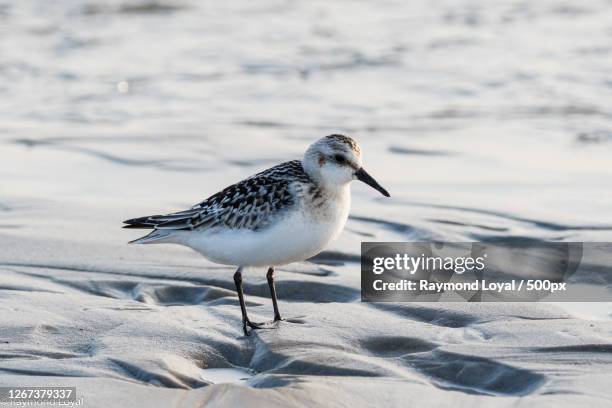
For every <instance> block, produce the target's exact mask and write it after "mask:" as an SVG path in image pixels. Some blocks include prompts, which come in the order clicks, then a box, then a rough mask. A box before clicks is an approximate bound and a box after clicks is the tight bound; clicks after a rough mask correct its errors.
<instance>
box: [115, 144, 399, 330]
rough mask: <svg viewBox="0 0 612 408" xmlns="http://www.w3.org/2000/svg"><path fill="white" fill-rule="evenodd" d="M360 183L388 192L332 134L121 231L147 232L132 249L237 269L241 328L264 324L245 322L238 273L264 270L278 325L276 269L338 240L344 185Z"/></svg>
mask: <svg viewBox="0 0 612 408" xmlns="http://www.w3.org/2000/svg"><path fill="white" fill-rule="evenodd" d="M352 180H361V181H363V182H364V183H366V184H368V185H370V186H372V187H373V188H375V189H376V190H378V191H380V192H381V193H382V194H383V195H384V196H386V197H389V193H388V192H387V190H385V189H384V188H383V187H381V186H380V184H378V183H377V182H376V180H374V179H373V178H372V176H370V175H369V174H368V173H367V172H366V171H365V170H364V169H363V167H362V165H361V149H360V148H359V145H358V144H357V142H355V141H354V140H353V139H352V138H350V137H347V136H343V135H330V136H326V137H323V138H321V139H319V140H317V141H316V142H315V143H313V144H312V145H310V147H309V148H308V149H307V150H306V153H305V154H304V157H303V158H302V160H292V161H288V162H285V163H281V164H279V165H277V166H274V167H272V168H270V169H268V170H265V171H262V172H261V173H257V174H255V175H254V176H251V177H249V178H247V179H245V180H242V181H240V182H238V183H236V184H233V185H231V186H229V187H227V188H225V189H223V190H221V191H220V192H218V193H217V194H215V195H212V196H210V197H209V198H207V199H206V200H204V201H202V202H201V203H199V204H197V205H195V206H193V207H192V208H191V209H189V210H185V211H180V212H177V213H172V214H168V215H152V216H149V217H141V218H134V219H131V220H127V221H124V223H125V224H128V225H126V226H124V228H152V229H153V231H152V232H151V233H150V234H149V235H147V236H144V237H142V238H139V239H136V240H134V241H131V243H134V244H153V243H174V244H180V245H185V246H188V247H190V248H192V249H194V250H195V251H197V252H199V253H200V254H202V255H203V256H204V257H205V258H207V259H209V260H211V261H213V262H216V263H220V264H224V265H233V266H237V267H238V269H237V270H236V273H235V274H234V283H235V285H236V291H237V292H238V299H239V301H240V309H241V311H242V328H243V330H244V334H245V335H246V336H248V335H249V331H248V329H247V327H249V328H251V329H257V328H259V327H261V326H262V325H263V323H254V322H251V321H250V320H249V318H248V316H247V311H246V306H245V303H244V294H243V290H242V270H243V268H244V267H247V266H255V267H257V266H266V267H268V268H269V269H268V273H267V276H266V277H267V281H268V286H269V288H270V295H271V297H272V306H273V308H274V322H277V321H279V320H281V316H280V312H279V311H278V302H277V298H276V290H275V288H274V267H275V266H279V265H285V264H288V263H291V262H296V261H303V260H305V259H308V258H310V257H312V256H314V255H316V254H318V253H319V252H321V251H322V250H323V248H325V246H326V245H327V244H328V243H329V242H330V241H332V240H333V239H334V238H336V237H337V236H338V235H339V234H340V232H341V231H342V229H343V228H344V224H345V223H346V220H347V219H348V215H349V209H350V204H351V196H350V189H349V183H350V182H351V181H352Z"/></svg>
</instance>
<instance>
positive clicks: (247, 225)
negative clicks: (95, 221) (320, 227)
mask: <svg viewBox="0 0 612 408" xmlns="http://www.w3.org/2000/svg"><path fill="white" fill-rule="evenodd" d="M294 201H295V200H294V198H293V195H292V193H291V191H290V183H289V181H287V180H279V179H277V178H275V177H268V176H265V175H263V174H260V175H257V176H256V177H251V178H248V179H246V180H243V181H241V182H238V183H236V184H233V185H231V186H229V187H227V188H225V189H223V190H221V191H220V192H218V193H217V194H215V195H213V196H211V197H209V198H207V199H206V200H204V201H203V202H201V203H200V204H198V205H196V206H194V207H192V208H191V209H189V210H186V211H181V212H177V213H172V214H167V215H153V216H150V217H142V218H136V219H133V220H128V221H126V223H127V224H129V225H128V227H131V228H155V229H160V230H164V229H165V230H196V229H197V230H202V229H208V228H213V227H217V226H219V227H224V228H229V229H250V230H255V229H260V228H263V227H264V226H266V225H267V224H268V223H269V222H270V221H271V219H272V218H273V217H274V216H275V215H277V214H279V213H280V212H281V211H283V210H285V209H287V208H288V207H290V206H291V205H293V204H294Z"/></svg>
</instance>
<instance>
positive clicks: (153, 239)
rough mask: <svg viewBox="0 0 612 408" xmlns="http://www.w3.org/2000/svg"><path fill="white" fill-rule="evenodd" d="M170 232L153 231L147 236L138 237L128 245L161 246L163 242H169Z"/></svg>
mask: <svg viewBox="0 0 612 408" xmlns="http://www.w3.org/2000/svg"><path fill="white" fill-rule="evenodd" d="M171 235H172V231H171V230H153V231H152V232H151V233H150V234H149V235H145V236H144V237H140V238H138V239H135V240H133V241H130V242H129V243H130V244H161V243H164V242H170V240H171Z"/></svg>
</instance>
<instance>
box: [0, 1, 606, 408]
mask: <svg viewBox="0 0 612 408" xmlns="http://www.w3.org/2000/svg"><path fill="white" fill-rule="evenodd" d="M59 3H60V4H59V5H57V6H53V7H51V6H49V5H46V3H45V2H38V1H24V2H19V3H18V4H17V3H15V4H12V3H11V4H7V5H0V20H2V21H4V22H5V24H3V25H2V27H0V34H2V35H0V55H2V57H1V59H0V78H1V79H2V82H0V96H1V98H0V104H1V106H2V108H1V109H0V119H1V120H0V151H1V152H2V162H1V164H0V180H2V183H1V184H0V386H17V385H18V386H52V385H58V386H59V385H61V386H76V387H77V394H78V395H79V396H82V397H83V401H84V403H85V406H87V407H110V406H155V407H157V406H159V407H169V406H176V407H196V406H202V405H205V404H208V406H229V407H232V406H237V405H241V406H278V407H287V406H338V407H353V408H354V407H362V406H364V407H365V406H374V405H378V406H410V405H415V406H419V407H439V406H453V407H464V406H465V407H468V406H470V407H472V406H482V407H491V406H494V407H523V406H525V407H527V406H536V405H537V406H543V407H548V406H550V407H553V406H554V407H556V408H557V407H573V406H593V407H600V406H602V407H603V406H612V379H611V376H610V367H611V364H612V321H611V318H612V307H611V305H610V304H609V303H592V304H589V303H584V304H560V303H559V304H547V303H521V304H518V303H484V304H465V303H384V304H383V303H369V304H368V303H362V302H360V266H359V250H360V242H361V241H427V240H431V239H440V240H455V241H486V240H488V239H493V238H498V239H499V238H506V237H507V238H512V237H528V238H531V239H534V240H542V241H549V240H550V241H610V240H611V239H612V198H611V196H610V180H611V179H612V166H611V165H610V160H609V158H610V155H611V154H612V134H611V133H610V130H609V129H611V128H612V119H611V117H610V115H609V112H610V110H611V109H612V105H611V102H610V101H612V98H611V96H612V95H611V93H612V86H611V85H610V82H609V74H608V73H609V72H610V70H611V69H612V64H611V63H610V59H609V58H608V57H609V53H610V48H609V40H610V31H609V29H610V25H609V21H610V18H611V17H612V15H611V14H610V11H609V7H608V6H609V5H607V4H606V3H605V2H592V3H589V4H585V5H580V6H578V5H569V3H568V4H565V3H563V2H554V1H543V2H538V3H537V4H533V5H531V4H523V3H515V2H499V3H496V4H495V5H488V6H486V7H485V5H484V2H483V3H482V4H481V5H480V6H479V5H478V4H480V3H476V4H472V3H470V2H461V3H462V4H460V5H457V4H454V3H452V2H440V4H439V5H437V7H435V8H432V7H430V6H429V3H428V2H416V3H414V4H412V5H410V6H408V5H404V4H403V3H402V2H389V3H388V4H387V2H381V3H380V7H376V8H373V7H371V6H367V5H366V4H365V3H364V4H361V3H360V4H358V5H356V4H352V3H351V4H350V5H349V3H346V4H345V3H343V2H342V3H334V4H333V5H332V4H330V3H328V2H309V3H284V2H279V3H277V2H269V3H268V2H266V4H265V5H263V4H262V5H257V6H255V5H251V4H247V3H246V2H245V3H244V4H240V5H232V4H229V3H228V4H225V5H224V6H216V7H205V6H203V5H199V4H198V2H195V1H194V2H187V1H184V2H180V3H173V2H167V3H165V2H156V3H143V2H140V3H138V2H127V1H126V2H101V3H100V2H97V3H88V4H85V5H84V4H82V3H80V2H73V1H62V2H59ZM464 3H465V4H464ZM468 3H470V4H468ZM245 8H246V9H245ZM348 9H350V10H351V12H348V11H347V10H348ZM245 10H246V11H245ZM160 27H163V29H161V28H160ZM236 27H239V28H240V29H236ZM9 32H10V37H9V36H8V35H7V34H8V33H9ZM534 39H537V40H534ZM500 49H504V50H511V51H512V52H510V51H508V52H501V51H500ZM476 62H478V63H476ZM335 132H346V133H348V134H351V135H352V136H354V137H355V138H356V139H358V140H359V141H360V143H361V145H362V148H363V151H364V163H365V164H366V166H367V168H368V171H369V172H370V173H371V174H372V175H373V176H375V177H376V178H377V180H379V181H380V183H381V184H383V185H384V186H385V187H386V188H387V189H388V190H389V191H390V192H391V195H392V198H391V199H390V200H384V199H383V198H382V197H380V195H379V194H378V193H376V192H375V191H373V190H371V189H370V188H368V187H367V186H365V185H357V184H355V185H354V186H353V210H352V215H353V216H352V218H351V219H350V220H349V222H348V224H347V227H346V229H345V231H344V233H343V234H342V236H341V237H340V238H339V239H338V240H337V241H336V242H334V243H333V244H332V245H331V246H330V248H329V250H328V251H326V252H325V253H323V254H322V255H321V256H319V257H318V258H317V259H315V260H314V261H313V262H305V263H301V264H292V265H288V266H284V267H280V268H278V273H277V290H278V295H279V300H280V307H281V312H282V313H283V316H284V317H285V318H286V320H285V321H282V322H281V323H280V324H279V325H278V327H277V328H276V329H271V330H259V331H256V332H255V333H254V334H253V335H252V336H251V337H250V338H245V337H244V336H243V335H242V330H241V326H240V309H239V306H238V301H237V298H236V294H235V291H234V283H233V281H232V274H233V270H232V269H231V268H226V267H221V266H218V265H215V264H212V263H210V262H208V261H206V260H205V259H203V258H202V257H200V256H199V255H197V254H196V253H194V252H191V251H189V250H187V249H185V248H180V247H173V246H130V245H127V244H126V243H127V242H128V241H129V240H131V239H134V238H136V237H137V236H139V235H138V234H139V233H140V232H139V231H135V232H134V231H128V230H122V229H121V228H120V227H121V221H123V220H124V219H127V218H132V217H135V216H141V215H146V214H156V213H164V212H171V211H177V210H182V209H185V208H187V207H188V206H190V205H192V204H195V203H197V202H199V201H201V200H202V199H203V198H205V197H207V196H209V195H211V194H212V193H214V192H216V191H218V190H219V189H220V188H223V187H225V186H226V185H228V184H230V183H232V182H235V181H237V180H239V179H241V178H244V177H246V176H249V175H251V174H253V173H255V172H257V171H259V170H262V169H264V168H266V167H269V166H271V165H273V164H276V163H278V162H280V161H284V160H289V159H293V158H298V157H299V156H300V155H301V154H302V152H303V150H304V149H305V147H306V146H307V145H308V144H309V143H311V142H312V141H313V140H315V139H317V138H318V137H320V136H323V135H325V134H329V133H335ZM611 277H612V275H610V274H609V273H607V272H606V270H605V269H604V271H603V272H602V273H601V276H600V279H602V280H601V281H600V282H599V283H598V284H599V285H600V286H602V287H603V288H604V289H605V288H608V290H609V288H610V283H611V282H612V278H611ZM245 292H246V297H247V299H246V300H247V306H248V307H249V313H250V314H251V315H252V317H253V320H256V321H262V320H269V319H271V318H272V306H271V302H270V299H269V295H268V288H267V284H266V281H265V271H264V270H258V269H253V270H247V272H246V277H245Z"/></svg>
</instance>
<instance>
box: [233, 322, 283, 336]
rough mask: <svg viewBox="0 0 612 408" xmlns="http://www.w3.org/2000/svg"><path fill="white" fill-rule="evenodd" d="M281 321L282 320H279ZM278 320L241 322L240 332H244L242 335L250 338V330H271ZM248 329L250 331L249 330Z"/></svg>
mask: <svg viewBox="0 0 612 408" xmlns="http://www.w3.org/2000/svg"><path fill="white" fill-rule="evenodd" d="M279 320H282V319H279ZM277 322H278V320H276V319H274V320H273V321H270V322H261V323H258V322H252V321H250V320H247V321H245V322H242V330H243V331H244V335H245V336H250V335H251V330H260V329H261V330H263V329H273V328H274V324H275V323H277ZM249 328H250V329H251V330H249Z"/></svg>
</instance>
